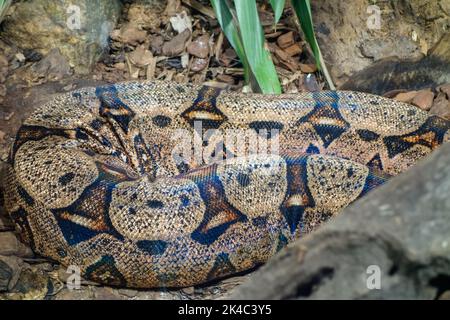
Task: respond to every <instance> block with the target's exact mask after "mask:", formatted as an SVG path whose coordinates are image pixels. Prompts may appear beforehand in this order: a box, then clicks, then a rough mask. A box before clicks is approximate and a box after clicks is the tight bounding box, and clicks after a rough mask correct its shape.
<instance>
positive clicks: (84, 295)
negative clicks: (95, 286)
mask: <svg viewBox="0 0 450 320" xmlns="http://www.w3.org/2000/svg"><path fill="white" fill-rule="evenodd" d="M93 297H94V294H93V292H92V288H91V287H81V289H79V290H69V289H67V288H64V289H62V290H61V291H60V292H58V293H57V294H56V296H55V297H54V299H55V300H92V299H93Z"/></svg>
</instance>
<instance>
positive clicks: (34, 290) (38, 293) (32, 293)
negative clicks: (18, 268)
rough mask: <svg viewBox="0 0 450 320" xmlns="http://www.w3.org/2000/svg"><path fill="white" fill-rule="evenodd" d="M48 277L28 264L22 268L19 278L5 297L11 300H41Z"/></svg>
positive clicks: (45, 289) (47, 283)
mask: <svg viewBox="0 0 450 320" xmlns="http://www.w3.org/2000/svg"><path fill="white" fill-rule="evenodd" d="M49 283H50V278H49V276H48V274H47V273H45V272H44V271H42V270H36V269H33V268H32V267H30V266H28V267H27V268H25V267H24V268H23V270H22V272H21V273H20V276H19V279H18V280H17V283H16V284H15V285H14V287H13V288H11V289H10V292H8V293H7V294H6V298H7V299H12V300H42V299H44V298H45V296H46V295H47V292H48V289H49V288H50V287H51V286H50V285H49Z"/></svg>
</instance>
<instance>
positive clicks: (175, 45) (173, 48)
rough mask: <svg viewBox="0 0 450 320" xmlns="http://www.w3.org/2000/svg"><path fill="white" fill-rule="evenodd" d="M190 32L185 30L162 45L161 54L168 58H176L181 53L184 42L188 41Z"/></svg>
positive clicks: (184, 45)
mask: <svg viewBox="0 0 450 320" xmlns="http://www.w3.org/2000/svg"><path fill="white" fill-rule="evenodd" d="M190 36H191V32H190V31H189V30H188V29H186V30H184V31H183V32H182V33H180V34H178V35H176V36H175V37H173V38H172V39H171V40H170V41H167V42H165V43H164V45H163V47H162V54H163V55H165V56H168V57H174V56H178V55H180V54H181V53H183V51H184V48H185V47H186V42H187V41H188V40H189V38H190Z"/></svg>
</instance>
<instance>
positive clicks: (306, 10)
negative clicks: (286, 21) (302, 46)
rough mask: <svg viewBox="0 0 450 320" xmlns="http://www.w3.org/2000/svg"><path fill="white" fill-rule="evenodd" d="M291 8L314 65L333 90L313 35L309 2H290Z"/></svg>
mask: <svg viewBox="0 0 450 320" xmlns="http://www.w3.org/2000/svg"><path fill="white" fill-rule="evenodd" d="M291 3H292V7H293V8H294V11H295V13H296V15H297V18H298V20H299V22H300V26H301V28H302V30H303V33H304V34H305V38H306V41H307V42H308V43H309V45H310V47H311V50H312V51H313V54H314V58H315V60H316V65H317V68H318V69H319V70H322V72H323V74H324V76H325V78H326V80H327V82H328V85H329V86H330V88H331V89H332V90H334V89H335V87H334V84H333V81H332V79H331V76H330V74H329V73H328V69H327V67H326V65H325V62H324V61H323V57H322V53H321V52H320V47H319V44H318V43H317V39H316V36H315V33H314V24H313V21H312V13H311V4H310V2H309V0H291Z"/></svg>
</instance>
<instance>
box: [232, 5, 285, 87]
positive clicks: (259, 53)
mask: <svg viewBox="0 0 450 320" xmlns="http://www.w3.org/2000/svg"><path fill="white" fill-rule="evenodd" d="M234 3H235V7H236V13H237V18H238V21H239V26H240V32H241V38H242V44H243V46H244V50H245V54H246V56H247V59H248V63H249V65H250V68H251V70H252V72H253V75H254V76H255V78H256V81H257V83H258V85H259V87H260V89H261V91H262V92H263V93H275V94H279V93H281V85H280V82H279V80H278V76H277V72H276V69H275V66H274V64H273V62H272V59H271V56H270V54H269V52H268V50H267V49H266V48H265V39H264V32H263V29H262V26H261V23H260V21H259V16H258V11H257V7H256V1H251V0H235V1H234Z"/></svg>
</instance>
